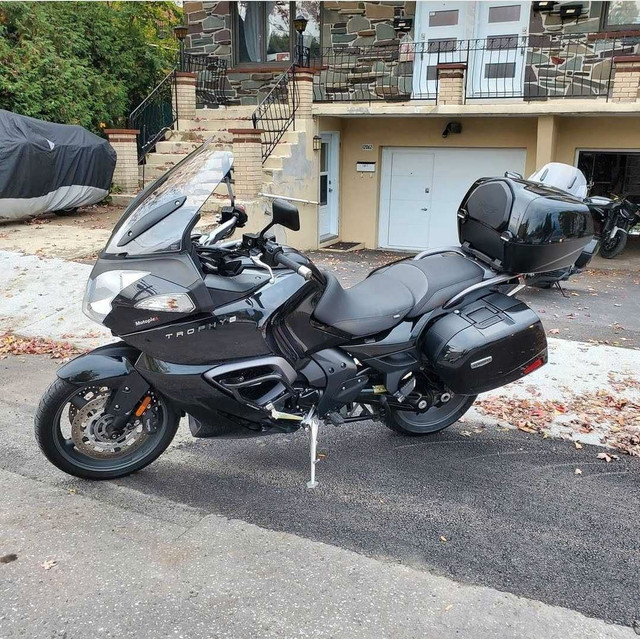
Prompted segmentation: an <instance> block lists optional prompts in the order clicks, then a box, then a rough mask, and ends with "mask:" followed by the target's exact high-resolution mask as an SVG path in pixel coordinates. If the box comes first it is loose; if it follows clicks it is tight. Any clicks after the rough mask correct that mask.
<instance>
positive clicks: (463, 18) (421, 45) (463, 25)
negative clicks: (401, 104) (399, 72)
mask: <svg viewBox="0 0 640 639" xmlns="http://www.w3.org/2000/svg"><path fill="white" fill-rule="evenodd" d="M473 5H474V3H473V2H451V1H450V2H431V1H429V2H418V4H417V15H416V51H415V56H414V61H413V94H414V97H417V98H420V97H422V98H424V99H435V97H436V94H437V91H438V82H437V78H438V71H437V65H438V64H439V63H450V62H465V61H466V58H467V51H466V47H460V45H459V43H460V41H462V40H466V39H468V38H472V37H473V24H474V6H473Z"/></svg>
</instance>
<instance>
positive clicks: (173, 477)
mask: <svg viewBox="0 0 640 639" xmlns="http://www.w3.org/2000/svg"><path fill="white" fill-rule="evenodd" d="M55 368H56V363H55V362H53V361H51V360H47V359H44V358H41V357H28V358H15V357H9V358H7V359H5V360H3V361H2V362H0V385H1V386H2V387H3V388H4V389H5V391H4V392H3V395H2V398H1V402H0V403H1V404H2V411H1V412H0V432H2V434H3V437H2V439H3V445H2V448H1V449H0V468H2V469H4V470H6V471H9V472H11V473H14V474H16V475H19V476H20V475H21V476H24V477H25V478H32V479H37V480H38V481H39V482H43V483H44V484H47V485H52V486H58V487H62V488H64V489H66V490H68V491H72V492H73V493H74V494H78V495H84V496H89V497H91V498H93V499H96V500H98V501H100V502H103V503H105V505H106V504H111V505H115V506H120V507H124V508H127V509H130V510H132V511H136V512H139V513H148V514H153V516H158V515H157V512H158V510H160V511H161V512H162V515H163V517H164V516H166V518H168V519H169V520H171V518H172V517H173V516H174V514H172V513H175V512H178V511H179V509H180V508H188V509H190V510H191V511H194V512H199V513H203V514H207V513H214V514H220V515H223V516H225V517H229V518H232V519H239V520H243V521H245V522H249V523H254V524H258V525H259V526H261V527H263V528H265V529H268V530H274V531H280V532H286V533H293V534H295V535H298V536H300V537H303V538H306V539H310V540H314V541H323V542H327V543H329V544H332V545H334V546H337V547H339V548H343V549H348V550H355V551H357V552H358V553H361V554H363V555H366V556H369V557H373V558H376V559H381V560H383V561H387V562H398V563H400V564H403V565H407V566H410V567H412V568H415V569H418V570H422V571H424V570H427V571H433V572H435V573H438V574H440V575H443V576H447V577H452V578H454V579H455V580H457V581H461V582H464V583H469V584H479V585H483V586H490V587H492V588H495V589H497V590H500V591H505V592H509V593H514V594H517V595H524V596H526V597H528V598H531V599H534V600H540V601H542V602H545V603H548V604H555V605H559V606H563V607H566V608H570V609H573V610H576V611H579V612H581V613H583V614H585V615H588V616H591V617H597V618H602V619H605V620H607V621H609V622H615V623H619V624H624V625H631V624H633V623H634V621H635V620H637V619H638V618H640V609H639V600H638V574H640V554H639V553H638V520H639V515H640V460H639V459H636V458H631V457H620V458H619V459H618V460H614V461H612V462H611V463H606V462H604V461H603V460H600V459H597V454H598V453H599V452H601V450H602V449H600V448H594V447H591V446H587V445H585V446H584V447H583V448H581V449H579V450H578V449H576V448H575V447H574V446H573V444H572V443H571V442H568V441H559V440H551V439H543V438H541V437H540V436H533V435H527V434H525V433H521V432H518V431H512V430H511V431H503V430H501V429H499V428H496V427H491V426H489V427H487V428H484V429H478V430H479V432H475V431H476V428H475V426H476V425H475V424H473V423H469V422H465V423H459V424H456V425H455V426H454V427H452V428H450V429H449V430H448V431H445V432H444V433H442V434H440V435H436V436H434V437H433V438H429V439H406V438H403V437H401V436H399V435H396V434H395V433H392V432H391V431H389V430H387V429H386V428H385V427H383V426H380V425H378V424H371V423H364V424H361V425H356V426H352V427H343V428H334V427H331V428H323V429H322V431H321V434H320V438H321V439H320V450H321V451H323V452H325V453H326V459H325V460H323V461H322V462H321V463H320V464H319V467H318V473H319V480H320V486H319V488H318V489H316V490H314V491H309V490H308V489H306V488H305V481H306V478H307V472H308V465H307V459H308V457H307V454H308V453H307V450H308V449H307V441H306V436H305V434H304V433H298V434H295V435H291V436H276V437H272V438H264V439H258V440H242V441H238V440H236V441H213V440H194V439H192V438H191V437H190V436H189V435H188V433H187V432H186V429H184V428H182V429H181V431H180V432H179V435H178V437H177V439H176V442H175V443H174V445H173V446H172V448H170V450H169V451H168V452H167V453H165V454H164V455H163V456H162V457H161V458H160V460H158V461H157V462H156V463H155V464H153V465H152V466H150V467H149V468H148V469H146V470H144V471H142V472H140V473H138V474H136V475H134V476H131V477H129V478H126V479H123V480H120V481H118V482H115V483H111V482H110V483H108V484H104V483H89V482H85V481H80V480H75V479H73V478H70V477H68V476H66V475H63V474H62V473H59V472H58V471H56V470H55V469H53V468H52V467H51V466H50V465H49V464H48V463H47V462H46V460H44V458H43V457H42V456H41V455H40V453H39V451H38V450H37V448H36V445H35V443H34V440H33V436H32V426H31V424H32V410H33V404H34V402H36V401H37V398H38V397H39V395H40V393H41V392H42V390H43V389H44V387H45V386H46V385H47V384H48V382H49V380H50V379H51V378H52V377H53V375H54V370H55ZM24 380H29V383H28V385H27V384H25V383H24ZM469 433H471V434H470V435H469ZM576 469H580V470H581V471H582V474H576V473H575V471H576ZM115 487H121V488H122V490H117V489H116V488H115ZM125 489H126V490H125ZM51 516H55V511H53V512H52V513H51ZM159 525H160V524H159ZM96 543H97V544H98V546H97V547H96V552H97V553H99V552H100V551H99V541H98V540H97V541H96ZM317 578H318V579H320V580H321V579H322V574H318V575H317ZM292 596H295V593H292ZM557 636H561V635H557ZM598 636H600V635H598Z"/></svg>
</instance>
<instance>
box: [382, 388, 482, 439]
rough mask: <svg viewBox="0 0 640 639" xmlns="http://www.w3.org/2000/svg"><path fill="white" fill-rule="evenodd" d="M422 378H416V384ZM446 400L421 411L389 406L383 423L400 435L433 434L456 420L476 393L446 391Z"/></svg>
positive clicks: (463, 412)
mask: <svg viewBox="0 0 640 639" xmlns="http://www.w3.org/2000/svg"><path fill="white" fill-rule="evenodd" d="M421 381H424V380H420V378H419V379H418V385H420V382H421ZM447 395H448V396H449V399H448V401H446V402H440V403H438V404H435V405H433V406H431V408H429V409H427V410H426V411H423V412H414V411H410V410H400V409H398V408H395V407H393V408H389V410H388V411H387V413H386V415H385V424H386V426H387V427H388V428H390V429H391V430H394V431H396V432H397V433H400V434H402V435H409V436H412V435H413V436H415V435H433V434H434V433H437V432H439V431H441V430H443V429H445V428H447V426H451V424H453V423H455V422H457V421H458V420H459V419H460V418H461V417H462V416H463V415H464V414H465V413H466V412H467V411H468V410H469V408H471V405H472V404H473V402H474V401H475V400H476V397H477V395H454V394H453V393H447Z"/></svg>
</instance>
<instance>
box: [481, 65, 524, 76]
mask: <svg viewBox="0 0 640 639" xmlns="http://www.w3.org/2000/svg"><path fill="white" fill-rule="evenodd" d="M484 77H485V80H497V79H499V78H515V77H516V63H515V62H491V63H489V64H485V65H484Z"/></svg>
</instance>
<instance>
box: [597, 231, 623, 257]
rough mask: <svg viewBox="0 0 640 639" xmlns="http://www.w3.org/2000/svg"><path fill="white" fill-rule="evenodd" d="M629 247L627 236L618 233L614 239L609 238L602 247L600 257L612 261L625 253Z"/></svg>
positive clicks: (620, 232)
mask: <svg viewBox="0 0 640 639" xmlns="http://www.w3.org/2000/svg"><path fill="white" fill-rule="evenodd" d="M626 245H627V234H626V233H623V232H622V231H618V232H617V233H616V234H615V236H614V237H608V238H607V239H606V240H604V241H603V242H602V245H601V246H600V255H602V257H604V258H605V259H607V260H612V259H613V258H614V257H617V256H618V255H620V253H622V251H624V247H625V246H626Z"/></svg>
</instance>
